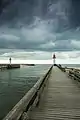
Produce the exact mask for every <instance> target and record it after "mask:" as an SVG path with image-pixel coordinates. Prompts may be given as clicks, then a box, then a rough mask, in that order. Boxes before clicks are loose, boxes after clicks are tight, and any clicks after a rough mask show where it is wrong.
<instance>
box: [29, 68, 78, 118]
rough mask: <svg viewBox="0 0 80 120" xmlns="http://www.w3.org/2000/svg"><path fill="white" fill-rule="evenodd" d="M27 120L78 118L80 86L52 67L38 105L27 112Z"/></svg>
mask: <svg viewBox="0 0 80 120" xmlns="http://www.w3.org/2000/svg"><path fill="white" fill-rule="evenodd" d="M28 116H29V120H79V119H80V88H79V87H78V85H77V84H75V81H74V80H71V79H70V78H68V77H67V75H66V74H65V73H63V72H61V71H60V70H59V69H58V68H57V67H54V69H53V70H52V74H51V76H50V79H49V81H48V82H47V85H46V87H45V90H44V92H43V94H42V96H41V100H40V103H39V106H38V107H36V108H35V107H33V109H31V111H30V112H29V113H28Z"/></svg>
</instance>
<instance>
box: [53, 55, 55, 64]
mask: <svg viewBox="0 0 80 120" xmlns="http://www.w3.org/2000/svg"><path fill="white" fill-rule="evenodd" d="M55 59H56V55H55V54H53V64H54V65H55Z"/></svg>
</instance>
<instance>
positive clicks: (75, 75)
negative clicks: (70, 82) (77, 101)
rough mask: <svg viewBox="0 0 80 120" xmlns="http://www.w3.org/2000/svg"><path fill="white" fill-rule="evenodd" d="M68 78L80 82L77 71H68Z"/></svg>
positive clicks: (79, 74)
mask: <svg viewBox="0 0 80 120" xmlns="http://www.w3.org/2000/svg"><path fill="white" fill-rule="evenodd" d="M69 76H70V77H71V78H73V79H74V80H78V81H80V73H79V71H78V70H74V69H71V70H69Z"/></svg>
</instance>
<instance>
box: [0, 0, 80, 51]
mask: <svg viewBox="0 0 80 120" xmlns="http://www.w3.org/2000/svg"><path fill="white" fill-rule="evenodd" d="M77 4H79V5H80V3H79V2H77V1H75V0H10V1H8V0H5V1H3V2H1V7H0V9H1V16H0V48H6V49H7V48H13V49H28V50H43V51H69V50H74V49H75V50H79V49H80V47H79V40H80V28H79V5H78V7H77Z"/></svg>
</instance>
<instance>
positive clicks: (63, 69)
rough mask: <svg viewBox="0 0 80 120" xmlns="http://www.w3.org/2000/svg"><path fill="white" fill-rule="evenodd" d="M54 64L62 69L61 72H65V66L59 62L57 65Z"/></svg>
mask: <svg viewBox="0 0 80 120" xmlns="http://www.w3.org/2000/svg"><path fill="white" fill-rule="evenodd" d="M56 66H57V67H58V68H59V69H60V70H61V71H63V72H66V71H65V68H64V67H62V66H61V65H60V64H59V65H58V64H56Z"/></svg>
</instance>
